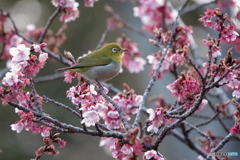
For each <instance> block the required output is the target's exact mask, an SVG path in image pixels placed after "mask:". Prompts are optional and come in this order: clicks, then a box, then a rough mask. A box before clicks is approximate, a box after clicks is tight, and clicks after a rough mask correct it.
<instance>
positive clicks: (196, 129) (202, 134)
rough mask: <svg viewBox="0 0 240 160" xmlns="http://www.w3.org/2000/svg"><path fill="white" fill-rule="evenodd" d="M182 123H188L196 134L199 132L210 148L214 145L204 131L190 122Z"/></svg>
mask: <svg viewBox="0 0 240 160" xmlns="http://www.w3.org/2000/svg"><path fill="white" fill-rule="evenodd" d="M183 123H184V124H186V125H188V126H189V127H191V128H192V129H194V130H195V131H196V132H197V133H198V134H200V135H201V136H203V137H205V138H206V139H207V140H208V141H209V143H210V148H211V149H212V148H213V147H214V142H213V141H212V139H211V137H210V136H208V135H206V134H205V133H203V132H202V131H201V130H200V129H198V128H197V127H196V126H194V125H191V124H190V123H188V122H186V121H183Z"/></svg>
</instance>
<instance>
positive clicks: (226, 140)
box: [206, 133, 234, 160]
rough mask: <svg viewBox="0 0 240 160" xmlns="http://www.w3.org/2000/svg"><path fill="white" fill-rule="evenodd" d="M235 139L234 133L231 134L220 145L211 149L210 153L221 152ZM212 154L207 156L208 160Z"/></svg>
mask: <svg viewBox="0 0 240 160" xmlns="http://www.w3.org/2000/svg"><path fill="white" fill-rule="evenodd" d="M233 137H234V135H233V134H232V133H229V134H228V135H227V136H226V137H225V138H224V139H223V140H222V141H221V142H219V143H218V145H217V146H216V147H215V148H212V149H211V151H210V153H212V152H217V151H219V150H220V149H221V148H223V147H224V145H225V144H226V143H227V142H229V141H230V139H231V138H233ZM210 153H209V154H208V155H207V157H206V160H209V159H210V158H211V155H210Z"/></svg>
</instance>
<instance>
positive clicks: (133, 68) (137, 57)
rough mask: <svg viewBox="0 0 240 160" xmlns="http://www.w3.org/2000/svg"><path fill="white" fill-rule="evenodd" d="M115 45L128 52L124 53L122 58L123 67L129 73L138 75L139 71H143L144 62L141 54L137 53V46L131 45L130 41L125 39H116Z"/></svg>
mask: <svg viewBox="0 0 240 160" xmlns="http://www.w3.org/2000/svg"><path fill="white" fill-rule="evenodd" d="M117 43H118V44H120V45H121V46H122V47H123V48H125V49H128V51H125V52H124V55H123V57H122V63H123V66H125V67H126V68H127V69H128V70H129V72H130V73H139V72H140V71H143V70H144V65H145V64H146V61H145V60H144V59H143V58H142V57H141V52H140V51H139V49H138V47H137V44H136V43H132V42H131V41H130V39H128V38H126V37H121V38H118V39H117Z"/></svg>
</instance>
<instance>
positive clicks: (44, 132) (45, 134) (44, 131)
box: [41, 129, 50, 137]
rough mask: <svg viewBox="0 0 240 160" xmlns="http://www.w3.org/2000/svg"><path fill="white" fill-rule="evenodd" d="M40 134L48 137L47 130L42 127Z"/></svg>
mask: <svg viewBox="0 0 240 160" xmlns="http://www.w3.org/2000/svg"><path fill="white" fill-rule="evenodd" d="M41 136H42V137H49V136H50V132H49V130H47V129H44V130H43V131H42V132H41Z"/></svg>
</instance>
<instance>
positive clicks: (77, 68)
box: [56, 43, 127, 83]
mask: <svg viewBox="0 0 240 160" xmlns="http://www.w3.org/2000/svg"><path fill="white" fill-rule="evenodd" d="M124 51H127V49H123V48H122V47H121V46H119V45H118V44H117V43H109V44H106V45H105V46H103V47H102V48H100V49H99V50H95V51H93V52H91V53H89V54H87V55H86V56H84V57H81V58H79V59H78V61H77V63H76V64H74V65H73V66H70V67H66V68H60V69H58V70H56V71H72V72H77V73H79V74H80V75H81V76H83V77H84V78H86V79H87V80H89V81H90V82H94V81H95V82H97V83H99V82H105V81H107V80H109V79H112V78H113V77H115V76H116V75H118V73H119V71H120V69H121V65H122V54H123V52H124Z"/></svg>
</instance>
